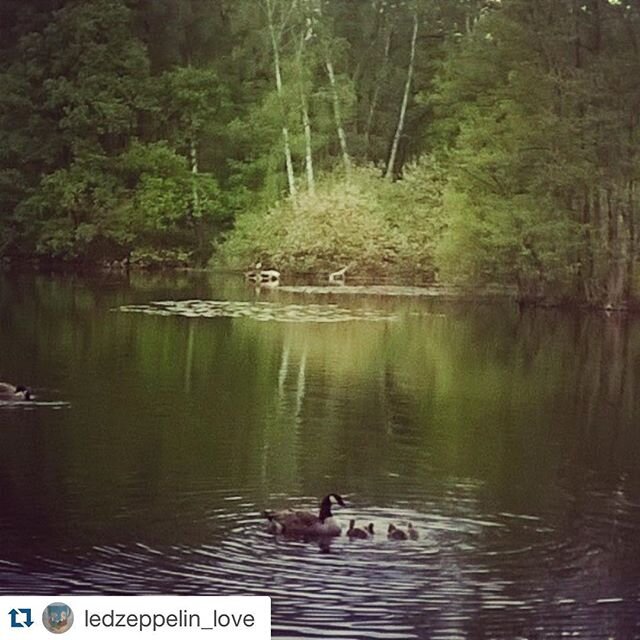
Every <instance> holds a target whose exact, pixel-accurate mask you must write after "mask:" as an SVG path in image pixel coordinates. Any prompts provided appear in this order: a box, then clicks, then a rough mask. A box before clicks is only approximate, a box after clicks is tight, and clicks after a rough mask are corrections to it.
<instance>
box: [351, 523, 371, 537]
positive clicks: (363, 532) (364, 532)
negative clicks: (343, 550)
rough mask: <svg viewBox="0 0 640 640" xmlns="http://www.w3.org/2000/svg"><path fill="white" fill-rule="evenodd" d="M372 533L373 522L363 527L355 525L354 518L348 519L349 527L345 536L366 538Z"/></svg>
mask: <svg viewBox="0 0 640 640" xmlns="http://www.w3.org/2000/svg"><path fill="white" fill-rule="evenodd" d="M372 535H373V522H370V523H369V524H368V525H367V526H366V527H365V528H364V529H361V528H360V527H356V521H355V520H349V529H348V530H347V536H349V538H350V539H351V540H356V539H357V540H366V539H367V538H370V537H371V536H372Z"/></svg>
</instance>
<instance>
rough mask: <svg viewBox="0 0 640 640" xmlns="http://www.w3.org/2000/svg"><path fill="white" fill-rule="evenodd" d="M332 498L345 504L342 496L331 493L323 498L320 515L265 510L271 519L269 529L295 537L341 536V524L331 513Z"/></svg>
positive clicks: (339, 503)
mask: <svg viewBox="0 0 640 640" xmlns="http://www.w3.org/2000/svg"><path fill="white" fill-rule="evenodd" d="M332 498H333V499H334V500H335V504H338V505H340V506H341V507H344V506H345V504H344V500H343V499H342V496H339V495H338V494H337V493H330V494H329V495H328V496H325V497H324V498H323V499H322V502H321V503H320V512H319V514H318V515H315V514H314V513H312V512H311V511H291V510H285V511H265V512H264V517H265V518H267V520H269V531H270V532H271V533H283V534H284V535H286V536H293V537H316V538H320V537H323V536H327V537H331V536H339V535H340V532H341V528H340V525H339V524H338V523H337V522H336V521H335V520H334V519H333V514H332V513H331V506H332V502H331V500H332Z"/></svg>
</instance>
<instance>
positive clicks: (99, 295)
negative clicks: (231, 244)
mask: <svg viewBox="0 0 640 640" xmlns="http://www.w3.org/2000/svg"><path fill="white" fill-rule="evenodd" d="M187 300H189V301H191V302H184V301H187ZM158 301H160V302H165V304H163V305H152V304H150V303H152V302H158ZM171 301H181V303H180V304H178V305H176V304H173V303H171ZM200 301H218V302H220V303H222V304H216V305H214V304H210V303H206V304H205V303H203V302H200ZM231 303H232V304H231ZM239 303H244V304H239ZM125 305H126V307H125V309H122V310H118V309H120V308H121V307H123V306H125ZM131 305H133V306H131ZM309 305H315V306H309ZM330 305H337V306H330ZM0 379H5V380H9V381H13V382H17V383H21V382H22V383H28V384H30V385H31V386H32V387H33V388H34V389H35V391H36V393H37V395H38V401H37V402H36V403H34V404H33V405H8V404H4V405H1V406H0V427H1V429H0V496H1V497H0V500H1V510H0V593H11V592H31V593H76V594H90V593H112V594H130V593H131V594H133V593H178V594H220V595H223V594H238V595H241V594H268V595H270V596H272V598H273V628H274V634H273V635H274V637H277V638H334V639H335V638H345V639H346V638H349V639H358V640H365V639H376V638H378V639H385V640H391V639H399V640H400V639H408V638H443V639H444V638H446V639H454V638H505V639H506V638H509V639H511V638H527V639H534V638H561V637H577V638H615V639H616V640H626V639H627V638H639V637H640V464H639V462H640V421H639V418H640V321H638V320H631V319H621V318H615V317H610V318H607V317H605V316H601V315H597V314H587V313H583V314H569V313H566V312H551V311H531V312H526V313H523V314H519V313H518V311H517V309H516V308H515V307H512V306H510V305H509V304H502V303H501V304H497V303H494V304H492V305H480V304H475V305H474V304H464V305H461V304H458V305H455V304H445V303H438V302H434V301H431V302H430V301H423V300H413V299H401V298H395V299H382V298H375V297H374V298H362V297H357V298H356V297H348V296H347V297H344V296H318V297H315V298H313V297H309V296H306V297H305V296H302V295H296V294H295V293H292V292H286V293H285V292H278V291H272V292H263V293H262V294H261V295H260V296H259V297H257V296H256V294H255V293H254V292H253V291H252V290H251V289H247V288H245V287H244V284H243V283H242V282H240V281H238V280H230V279H226V280H225V279H223V278H216V277H213V276H210V275H202V274H193V275H176V276H169V277H167V276H162V277H157V276H132V278H131V279H130V280H129V281H127V280H126V279H124V278H122V279H119V278H116V277H114V276H112V277H102V278H98V277H93V278H81V277H74V276H36V277H34V276H29V275H15V274H11V275H5V276H0ZM331 491H338V492H340V493H342V494H343V495H344V496H345V497H346V498H347V501H348V508H347V509H345V510H342V512H340V513H339V514H338V516H339V519H340V520H341V521H342V522H344V523H346V522H347V521H348V519H349V518H350V517H355V518H357V519H358V521H359V522H360V523H361V524H365V523H367V522H369V521H372V522H374V524H375V526H376V527H377V529H378V531H379V532H380V533H379V534H378V535H377V536H376V538H375V540H374V541H364V542H362V541H358V542H355V541H354V542H349V541H348V540H347V539H346V538H344V537H342V538H340V539H338V540H336V541H335V543H334V544H333V545H332V547H331V549H330V553H322V552H321V550H320V549H319V548H318V546H316V545H314V544H304V543H296V542H288V541H284V540H279V539H274V538H273V537H272V536H270V535H267V534H266V532H265V529H264V524H263V522H262V521H261V519H260V515H259V514H260V511H261V510H262V509H263V508H265V507H277V506H286V505H291V504H295V505H303V506H309V507H315V504H316V503H317V500H318V498H319V497H320V496H322V495H324V494H325V493H328V492H331ZM390 521H393V522H395V523H405V524H406V523H407V522H409V521H411V522H413V524H414V525H415V526H416V527H417V528H418V529H419V531H420V534H421V538H420V540H418V541H415V542H390V541H387V540H386V536H385V535H384V533H383V532H384V530H386V526H387V524H388V523H389V522H390Z"/></svg>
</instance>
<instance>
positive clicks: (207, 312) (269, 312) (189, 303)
mask: <svg viewBox="0 0 640 640" xmlns="http://www.w3.org/2000/svg"><path fill="white" fill-rule="evenodd" d="M118 310H119V311H123V312H128V313H146V314H149V315H159V316H183V317H187V318H250V319H251V320H257V321H259V322H312V323H327V322H332V323H333V322H350V321H355V320H365V321H376V322H380V321H390V320H395V318H396V316H395V315H392V314H389V313H387V312H384V311H381V310H377V309H346V308H344V307H339V306H338V305H336V304H279V303H275V302H243V301H230V300H162V301H157V302H150V303H148V304H135V305H125V306H122V307H120V308H119V309H118Z"/></svg>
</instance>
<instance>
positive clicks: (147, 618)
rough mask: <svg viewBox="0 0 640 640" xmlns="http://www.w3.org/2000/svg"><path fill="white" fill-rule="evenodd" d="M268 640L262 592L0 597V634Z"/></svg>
mask: <svg viewBox="0 0 640 640" xmlns="http://www.w3.org/2000/svg"><path fill="white" fill-rule="evenodd" d="M52 634H55V635H64V637H65V639H66V638H69V639H73V638H77V639H78V640H83V639H84V638H89V639H91V638H93V637H96V638H97V637H103V638H122V640H127V639H128V638H155V637H162V638H166V637H170V636H171V637H173V638H176V639H180V638H194V639H195V638H201V639H202V640H207V639H208V638H211V640H214V639H215V640H268V639H269V638H271V599H270V598H269V597H267V596H246V597H245V596H228V597H223V596H71V595H70V596H65V595H59V596H0V638H5V637H6V638H18V637H19V638H24V640H43V639H47V640H51V638H52Z"/></svg>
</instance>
